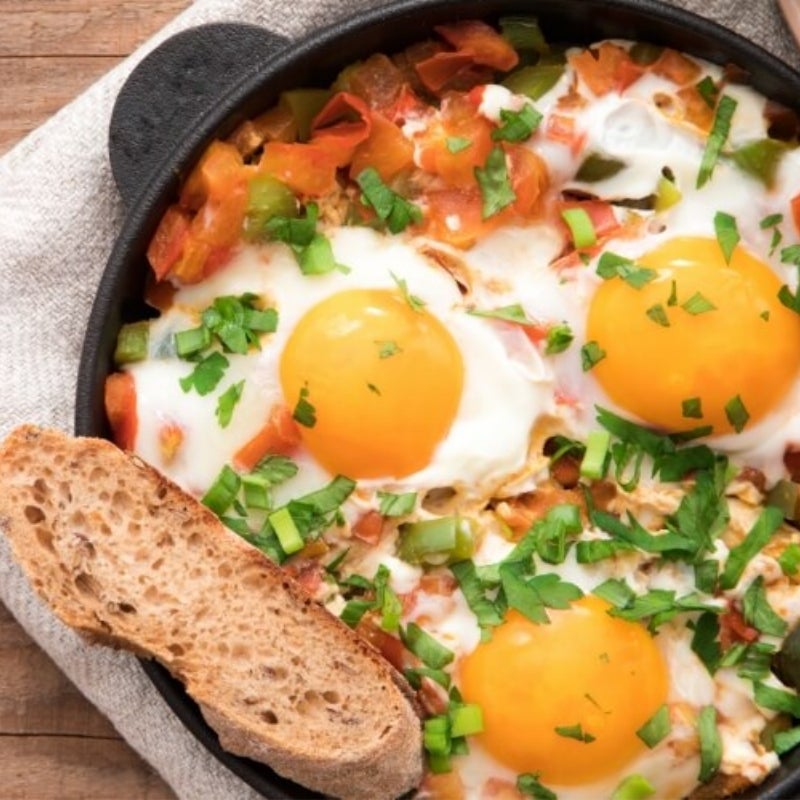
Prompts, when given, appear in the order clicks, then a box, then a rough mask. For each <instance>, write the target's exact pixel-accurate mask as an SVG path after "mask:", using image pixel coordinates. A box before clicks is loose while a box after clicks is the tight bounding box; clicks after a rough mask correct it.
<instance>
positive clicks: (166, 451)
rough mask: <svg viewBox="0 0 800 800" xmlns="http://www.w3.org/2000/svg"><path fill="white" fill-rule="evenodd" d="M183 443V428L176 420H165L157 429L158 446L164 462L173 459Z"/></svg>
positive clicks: (167, 462)
mask: <svg viewBox="0 0 800 800" xmlns="http://www.w3.org/2000/svg"><path fill="white" fill-rule="evenodd" d="M182 444H183V428H182V427H181V426H180V425H178V423H177V422H165V423H164V424H163V425H162V426H161V427H160V428H159V430H158V447H159V450H160V451H161V458H162V460H163V462H164V463H165V464H170V463H171V462H172V461H174V460H175V456H176V455H177V454H178V450H180V447H181V445H182Z"/></svg>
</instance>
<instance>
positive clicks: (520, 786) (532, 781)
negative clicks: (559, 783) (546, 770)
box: [517, 772, 558, 800]
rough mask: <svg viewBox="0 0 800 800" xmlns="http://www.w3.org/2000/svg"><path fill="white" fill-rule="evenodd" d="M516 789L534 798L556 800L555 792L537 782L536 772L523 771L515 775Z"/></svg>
mask: <svg viewBox="0 0 800 800" xmlns="http://www.w3.org/2000/svg"><path fill="white" fill-rule="evenodd" d="M517 791H518V792H519V793H520V794H521V795H524V796H525V797H532V798H534V800H558V796H557V795H556V793H555V792H552V791H550V789H548V788H547V787H546V786H543V785H542V784H541V783H540V782H539V773H538V772H525V773H523V774H522V775H519V776H517Z"/></svg>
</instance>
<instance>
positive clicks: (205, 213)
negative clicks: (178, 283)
mask: <svg viewBox="0 0 800 800" xmlns="http://www.w3.org/2000/svg"><path fill="white" fill-rule="evenodd" d="M247 202H248V193H247V183H246V182H245V180H244V175H243V174H242V173H240V175H239V177H238V179H237V180H236V181H235V182H232V183H231V184H230V185H229V186H228V187H227V189H226V191H225V194H224V195H218V194H217V193H216V192H215V193H214V194H211V195H210V196H209V197H208V199H207V200H206V202H205V203H203V205H202V207H201V208H200V210H199V211H198V212H197V214H196V215H195V217H194V219H193V220H192V238H193V239H196V240H197V241H200V242H204V243H205V244H207V245H209V247H210V248H220V247H221V248H226V247H231V246H232V245H234V244H236V243H237V242H238V241H239V238H240V236H241V234H242V225H243V224H244V216H245V213H246V211H247ZM204 266H205V265H204Z"/></svg>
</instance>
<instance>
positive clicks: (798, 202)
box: [791, 194, 800, 234]
mask: <svg viewBox="0 0 800 800" xmlns="http://www.w3.org/2000/svg"><path fill="white" fill-rule="evenodd" d="M791 209H792V220H793V221H794V229H795V230H796V231H797V233H798V234H800V194H798V195H795V196H794V197H793V198H792V201H791Z"/></svg>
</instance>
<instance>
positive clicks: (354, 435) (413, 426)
mask: <svg viewBox="0 0 800 800" xmlns="http://www.w3.org/2000/svg"><path fill="white" fill-rule="evenodd" d="M280 378H281V384H282V387H283V392H284V397H285V399H286V402H287V404H288V406H289V408H291V409H295V408H296V407H297V403H298V401H299V400H300V398H301V392H302V397H303V400H304V401H305V403H307V404H310V406H311V407H313V416H314V417H315V421H313V422H312V423H311V424H301V426H300V431H301V435H302V438H303V440H304V442H305V444H306V445H307V447H308V449H309V450H310V451H311V453H312V455H313V456H314V457H315V458H316V459H317V460H318V461H319V462H320V463H321V464H322V465H323V466H324V467H325V468H326V469H328V470H329V471H330V472H332V473H340V474H343V475H347V476H349V477H351V478H374V477H386V476H393V477H401V476H403V475H409V474H411V473H412V472H416V471H417V470H420V469H422V468H423V467H425V466H426V465H427V464H428V463H429V462H430V460H431V457H432V455H433V452H434V450H435V449H436V446H437V445H438V444H439V442H440V441H441V440H442V439H443V438H444V437H445V435H446V434H447V432H448V430H449V429H450V425H451V424H452V422H453V419H454V418H455V415H456V412H457V410H458V405H459V401H460V399H461V391H462V387H463V382H464V366H463V361H462V357H461V352H460V351H459V349H458V346H457V345H456V343H455V341H454V339H453V337H452V336H451V335H450V333H449V332H448V331H447V330H446V329H445V327H444V326H443V325H442V323H441V322H439V320H438V319H437V318H436V317H434V316H433V315H432V314H431V313H429V312H428V311H427V310H425V309H424V308H422V309H419V310H417V309H414V308H412V307H411V305H410V304H409V303H408V302H407V301H406V300H405V299H404V298H403V297H402V296H401V295H400V294H399V293H398V292H395V291H388V290H382V289H377V290H368V289H354V290H349V291H344V292H340V293H338V294H335V295H332V296H331V297H329V298H327V299H326V300H323V301H322V302H321V303H318V304H317V305H316V306H314V307H313V308H311V309H310V310H309V311H308V312H307V313H306V314H305V316H303V318H302V319H301V320H300V322H299V323H298V325H297V327H296V328H295V330H294V331H293V332H292V335H291V336H290V337H289V340H288V341H287V343H286V347H285V349H284V352H283V355H282V356H281V364H280ZM301 406H302V403H301ZM306 410H308V409H307V407H306ZM301 416H302V415H301ZM308 422H309V420H308V419H306V423H308Z"/></svg>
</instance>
